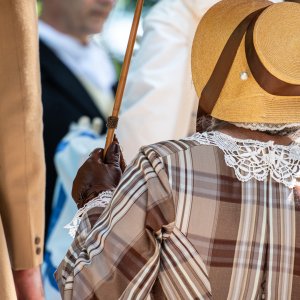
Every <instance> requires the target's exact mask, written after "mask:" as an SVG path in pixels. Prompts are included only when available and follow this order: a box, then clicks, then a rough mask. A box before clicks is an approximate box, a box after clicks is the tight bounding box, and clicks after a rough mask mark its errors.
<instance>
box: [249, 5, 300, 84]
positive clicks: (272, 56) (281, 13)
mask: <svg viewBox="0 0 300 300" xmlns="http://www.w3.org/2000/svg"><path fill="white" fill-rule="evenodd" d="M253 42H254V47H255V49H256V52H257V54H258V56H259V58H260V60H261V61H263V63H264V66H265V67H266V69H268V70H269V72H270V73H271V74H272V75H274V76H276V77H277V78H279V79H280V80H282V81H285V82H288V83H291V84H300V5H299V4H297V3H291V2H286V3H278V4H276V5H272V6H270V7H268V8H267V9H266V10H265V11H264V12H263V13H262V14H261V15H260V16H259V18H258V20H257V22H256V24H255V28H254V34H253Z"/></svg>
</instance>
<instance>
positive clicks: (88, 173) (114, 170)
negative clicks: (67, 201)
mask: <svg viewBox="0 0 300 300" xmlns="http://www.w3.org/2000/svg"><path fill="white" fill-rule="evenodd" d="M103 152H104V150H103V149H100V148H97V149H95V150H94V151H93V152H92V153H91V154H90V157H89V158H88V159H87V160H86V161H85V162H84V164H83V165H82V166H81V167H80V168H79V170H78V172H77V175H76V177H75V179H74V181H73V187H72V197H73V199H74V200H75V203H76V204H77V207H78V208H81V207H83V206H84V205H85V204H86V203H87V202H89V201H90V200H91V199H93V198H95V197H96V196H97V195H98V194H99V193H101V192H103V191H108V190H113V189H115V188H116V187H117V185H118V184H119V182H120V179H121V175H122V172H123V171H124V169H122V167H123V168H124V167H125V163H124V159H123V156H122V153H121V149H120V146H119V144H118V143H117V142H113V143H112V144H111V145H110V147H109V148H108V150H107V153H106V156H105V159H103ZM121 165H122V167H121Z"/></svg>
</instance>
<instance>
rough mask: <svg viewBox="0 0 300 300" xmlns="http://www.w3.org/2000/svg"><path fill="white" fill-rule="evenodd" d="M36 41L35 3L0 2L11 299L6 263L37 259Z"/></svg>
mask: <svg viewBox="0 0 300 300" xmlns="http://www.w3.org/2000/svg"><path fill="white" fill-rule="evenodd" d="M37 41H38V40H37V19H36V2H35V1H34V0H26V1H24V0H5V1H1V2H0V97H1V99H0V270H1V271H0V285H1V288H0V299H15V292H14V289H13V282H12V274H11V271H10V270H11V267H12V268H13V269H16V270H19V269H27V268H31V267H34V266H38V265H39V264H41V262H42V255H43V253H42V247H43V233H44V185H45V166H44V151H43V141H42V109H41V95H40V76H39V63H38V42H37ZM8 253H9V255H8ZM9 256H10V259H9Z"/></svg>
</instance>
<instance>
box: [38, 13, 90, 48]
mask: <svg viewBox="0 0 300 300" xmlns="http://www.w3.org/2000/svg"><path fill="white" fill-rule="evenodd" d="M40 20H42V21H43V22H45V23H46V24H48V25H49V26H51V27H53V28H54V29H55V30H57V31H59V32H61V33H63V34H66V35H69V36H71V37H73V38H75V39H76V40H78V41H79V42H80V43H81V44H82V45H87V44H88V41H89V37H88V35H86V34H79V33H77V32H75V30H72V29H71V28H69V27H68V26H67V25H66V23H65V22H64V21H63V20H62V21H60V20H59V18H56V19H55V20H54V19H53V18H50V17H47V16H46V15H43V14H42V16H41V17H40Z"/></svg>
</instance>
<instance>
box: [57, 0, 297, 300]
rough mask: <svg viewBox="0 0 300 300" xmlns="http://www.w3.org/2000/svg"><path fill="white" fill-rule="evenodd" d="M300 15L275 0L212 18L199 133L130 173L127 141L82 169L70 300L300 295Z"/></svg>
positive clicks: (201, 68)
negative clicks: (123, 152) (124, 158)
mask: <svg viewBox="0 0 300 300" xmlns="http://www.w3.org/2000/svg"><path fill="white" fill-rule="evenodd" d="M299 16H300V5H299V4H297V3H288V2H286V3H278V4H273V3H271V2H269V1H265V0H256V1H255V0H251V1H249V0H224V1H221V2H219V3H218V4H216V5H215V6H213V7H212V8H211V9H210V10H209V11H208V12H207V14H206V15H205V16H204V18H203V19H202V20H201V22H200V24H199V26H198V29H197V32H196V35H195V38H194V43H193V49H192V73H193V80H194V85H195V88H196V91H197V93H198V95H199V98H200V100H199V110H198V129H197V132H196V133H195V134H194V135H193V136H192V137H189V138H187V139H184V140H179V141H166V142H161V143H158V144H155V145H151V146H146V147H143V148H142V149H141V150H140V153H139V154H138V156H137V157H136V159H135V160H134V162H133V163H132V164H131V165H130V166H128V167H127V169H126V171H125V172H124V173H123V175H122V176H121V173H122V170H121V167H120V147H119V145H118V144H117V143H113V144H112V145H111V146H110V148H109V150H108V152H107V155H106V157H105V159H102V157H103V150H95V151H94V152H93V153H92V154H91V156H90V158H89V159H88V160H87V161H86V162H85V163H84V165H83V166H82V167H81V168H80V169H79V171H78V174H77V176H76V178H75V181H74V185H73V197H74V199H75V201H76V203H77V204H78V206H79V207H83V208H82V210H80V211H79V214H80V213H83V216H82V218H81V222H80V225H79V228H78V231H77V234H76V237H75V239H74V242H73V244H72V246H71V247H70V249H69V251H68V253H67V255H66V257H65V259H64V260H63V261H62V263H61V265H60V267H59V269H58V271H57V273H56V278H57V280H58V283H59V286H60V289H61V292H62V295H63V297H64V299H90V298H93V299H102V298H103V299H299V298H300V197H299V189H298V188H297V183H299V180H300V179H299V178H300V144H299V143H297V141H296V137H297V132H298V130H299V129H300V113H299V109H300V56H299V52H300V17H299ZM166 122H167V120H166ZM120 178H121V179H120ZM95 196H96V197H95ZM111 197H112V199H111ZM91 199H93V200H92V201H89V200H91ZM107 203H109V204H108V205H107ZM105 206H107V208H106V209H105ZM100 215H101V216H100Z"/></svg>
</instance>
